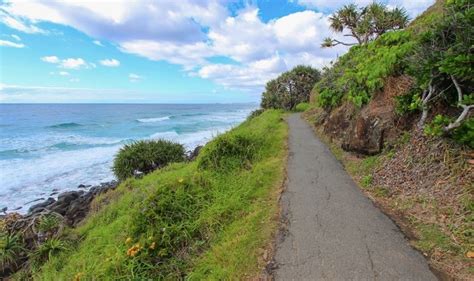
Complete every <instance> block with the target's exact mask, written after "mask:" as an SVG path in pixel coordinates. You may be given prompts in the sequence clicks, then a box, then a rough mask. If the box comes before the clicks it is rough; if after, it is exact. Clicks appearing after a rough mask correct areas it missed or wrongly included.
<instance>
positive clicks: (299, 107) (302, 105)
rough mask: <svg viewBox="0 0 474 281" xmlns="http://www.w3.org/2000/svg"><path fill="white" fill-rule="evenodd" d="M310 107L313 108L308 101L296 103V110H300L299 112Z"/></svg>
mask: <svg viewBox="0 0 474 281" xmlns="http://www.w3.org/2000/svg"><path fill="white" fill-rule="evenodd" d="M310 108H311V104H309V103H307V102H301V103H299V104H297V105H296V107H295V110H296V111H298V112H304V111H306V110H308V109H310Z"/></svg>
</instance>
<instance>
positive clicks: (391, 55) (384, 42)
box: [314, 31, 414, 108]
mask: <svg viewBox="0 0 474 281" xmlns="http://www.w3.org/2000/svg"><path fill="white" fill-rule="evenodd" d="M413 47H414V42H413V40H412V34H411V33H410V32H408V31H393V32H389V33H386V34H384V35H382V36H381V37H380V38H378V39H377V40H375V41H373V42H370V43H368V44H367V45H364V46H354V47H352V48H351V49H350V50H349V52H348V53H347V54H345V55H344V56H342V57H340V58H339V59H338V60H337V62H336V63H334V64H332V65H331V67H329V68H325V69H324V71H323V74H322V77H321V80H320V82H318V83H317V84H316V85H315V88H314V91H315V92H316V93H317V94H316V101H317V104H318V105H319V106H321V107H324V108H332V107H335V106H337V105H339V103H340V102H341V100H342V98H343V97H346V98H347V99H348V100H349V101H351V102H352V103H354V104H355V105H357V106H358V107H360V106H362V105H364V104H366V103H367V102H368V101H369V100H370V98H371V96H372V95H373V94H374V93H375V92H377V91H379V90H381V89H382V87H383V84H384V79H385V78H387V77H388V76H390V75H397V74H401V73H402V72H403V70H404V69H405V68H406V67H407V65H406V62H405V61H404V60H403V59H404V58H405V57H406V56H408V54H410V52H411V51H412V50H413Z"/></svg>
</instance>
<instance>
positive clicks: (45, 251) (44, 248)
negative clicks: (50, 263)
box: [31, 238, 68, 263]
mask: <svg viewBox="0 0 474 281" xmlns="http://www.w3.org/2000/svg"><path fill="white" fill-rule="evenodd" d="M67 249H68V246H67V244H66V242H64V241H62V240H60V239H58V238H50V239H48V240H46V241H44V242H43V243H41V244H40V245H39V246H38V247H37V248H36V249H35V250H34V251H33V252H32V253H31V259H32V261H33V262H35V263H43V262H45V261H47V260H49V259H51V258H52V257H53V256H57V255H58V254H59V253H61V252H63V251H66V250H67Z"/></svg>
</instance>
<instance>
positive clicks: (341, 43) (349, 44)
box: [332, 39, 357, 46]
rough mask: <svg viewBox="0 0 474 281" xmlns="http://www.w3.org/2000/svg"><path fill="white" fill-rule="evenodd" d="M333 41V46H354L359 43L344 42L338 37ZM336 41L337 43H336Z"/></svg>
mask: <svg viewBox="0 0 474 281" xmlns="http://www.w3.org/2000/svg"><path fill="white" fill-rule="evenodd" d="M332 42H333V46H337V45H344V46H354V45H357V44H356V43H344V42H341V41H339V40H336V39H332ZM334 42H335V43H336V44H334Z"/></svg>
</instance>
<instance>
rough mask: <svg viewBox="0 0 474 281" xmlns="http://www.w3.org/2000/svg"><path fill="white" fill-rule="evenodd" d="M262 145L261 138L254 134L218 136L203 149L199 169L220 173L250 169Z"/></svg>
mask: <svg viewBox="0 0 474 281" xmlns="http://www.w3.org/2000/svg"><path fill="white" fill-rule="evenodd" d="M261 144H262V140H261V138H260V137H259V136H257V135H256V134H254V133H252V132H248V133H240V134H235V135H234V134H232V133H230V134H225V135H221V136H218V137H217V138H216V139H215V140H214V141H213V142H212V143H211V144H209V145H208V146H206V148H204V149H203V150H204V151H205V153H204V154H203V156H202V157H200V158H199V160H198V167H199V168H200V169H212V170H219V171H223V170H233V169H235V167H249V166H250V165H251V162H252V160H254V159H255V158H256V156H257V152H258V151H259V149H260V147H261Z"/></svg>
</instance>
